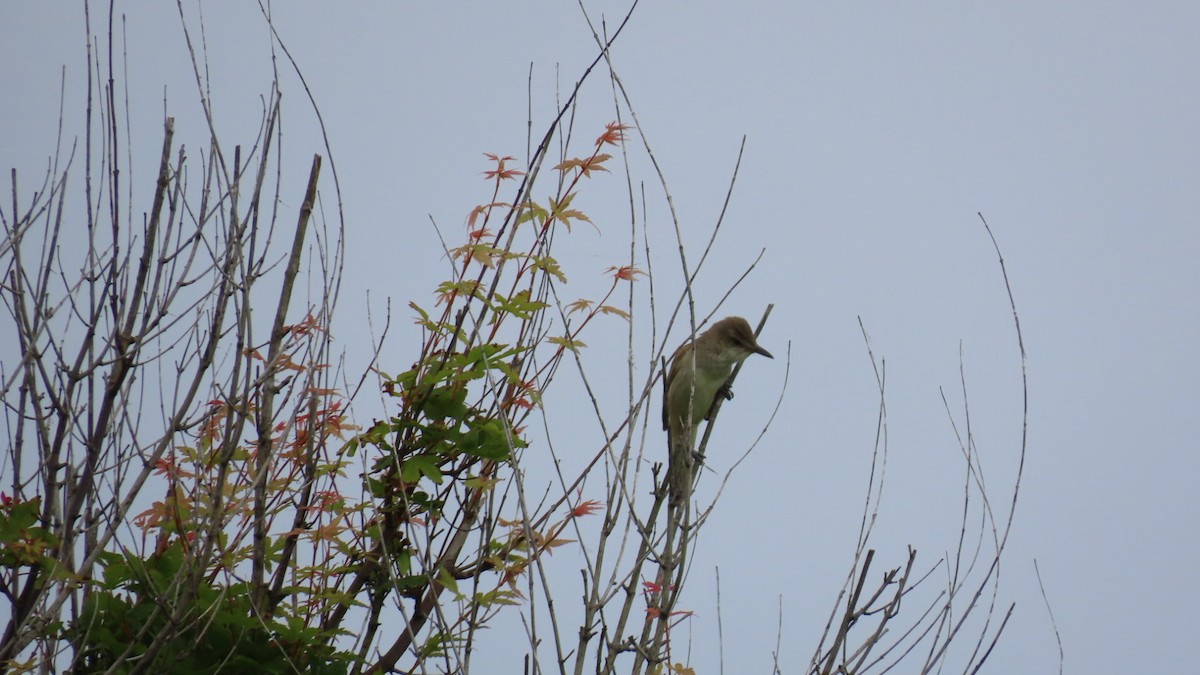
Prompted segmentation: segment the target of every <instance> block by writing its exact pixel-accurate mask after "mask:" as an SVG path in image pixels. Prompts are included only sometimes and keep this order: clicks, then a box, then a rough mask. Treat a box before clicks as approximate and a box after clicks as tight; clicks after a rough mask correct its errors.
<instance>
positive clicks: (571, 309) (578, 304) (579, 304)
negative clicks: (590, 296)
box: [567, 298, 592, 316]
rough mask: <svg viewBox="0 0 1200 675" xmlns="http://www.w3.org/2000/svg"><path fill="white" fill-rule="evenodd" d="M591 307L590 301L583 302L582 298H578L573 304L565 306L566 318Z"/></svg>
mask: <svg viewBox="0 0 1200 675" xmlns="http://www.w3.org/2000/svg"><path fill="white" fill-rule="evenodd" d="M591 306H592V301H591V300H585V299H583V298H580V299H578V300H576V301H575V302H572V303H571V304H569V305H567V316H570V315H572V314H574V313H575V312H582V311H584V310H586V309H588V308H589V307H591Z"/></svg>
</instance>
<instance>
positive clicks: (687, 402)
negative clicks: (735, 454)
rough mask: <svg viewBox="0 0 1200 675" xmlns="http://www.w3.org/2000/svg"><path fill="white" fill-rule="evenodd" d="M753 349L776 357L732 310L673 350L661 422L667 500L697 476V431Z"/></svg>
mask: <svg viewBox="0 0 1200 675" xmlns="http://www.w3.org/2000/svg"><path fill="white" fill-rule="evenodd" d="M751 354H761V355H763V356H766V357H767V358H775V357H773V356H771V353H770V352H768V351H767V350H766V349H763V348H762V346H760V345H759V344H758V341H757V339H755V336H754V331H753V330H752V329H751V328H750V324H749V323H748V322H747V321H746V320H745V319H743V318H742V317H740V316H730V317H726V318H724V319H721V320H720V321H718V322H716V323H715V324H713V325H712V326H711V327H710V328H709V329H708V330H706V331H704V332H703V333H701V334H700V335H699V336H697V337H696V339H695V340H694V341H693V340H688V341H686V342H684V343H683V344H682V345H680V346H679V348H678V349H676V350H675V353H674V354H673V355H672V356H671V363H670V365H669V366H668V368H667V373H666V377H665V378H664V379H663V428H664V429H666V430H667V437H668V443H669V450H670V453H669V457H670V465H669V467H668V472H667V482H668V486H669V492H670V500H671V504H674V505H678V504H680V503H682V502H684V501H686V500H687V499H688V497H689V495H690V493H691V487H692V481H693V480H694V477H695V468H694V467H695V464H696V461H695V460H696V458H695V456H694V453H695V449H696V432H697V430H698V429H699V427H700V422H701V421H703V420H707V419H711V417H712V410H713V405H714V403H715V402H716V400H717V397H718V396H725V397H728V398H732V393H731V392H730V391H729V389H728V387H727V386H726V385H727V382H728V381H729V376H730V375H731V374H732V373H733V368H734V366H736V365H737V364H739V363H741V362H742V361H744V360H746V358H747V357H749V356H750V355H751Z"/></svg>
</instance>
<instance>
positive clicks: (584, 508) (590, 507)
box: [571, 499, 604, 518]
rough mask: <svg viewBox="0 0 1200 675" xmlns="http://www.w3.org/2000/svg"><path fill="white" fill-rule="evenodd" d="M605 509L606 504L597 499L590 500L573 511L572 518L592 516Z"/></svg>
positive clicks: (581, 503)
mask: <svg viewBox="0 0 1200 675" xmlns="http://www.w3.org/2000/svg"><path fill="white" fill-rule="evenodd" d="M602 508H604V502H602V501H598V500H596V499H589V500H587V501H585V502H580V503H579V504H578V505H577V506H576V507H575V508H573V509H571V517H572V518H578V517H580V516H590V515H592V514H594V513H596V512H598V511H600V510H601V509H602Z"/></svg>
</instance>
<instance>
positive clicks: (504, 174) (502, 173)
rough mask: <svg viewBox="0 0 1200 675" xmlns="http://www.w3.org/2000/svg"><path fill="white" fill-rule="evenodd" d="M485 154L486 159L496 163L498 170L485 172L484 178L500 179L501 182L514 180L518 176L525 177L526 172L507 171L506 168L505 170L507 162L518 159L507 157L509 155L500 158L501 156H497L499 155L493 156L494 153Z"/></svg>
mask: <svg viewBox="0 0 1200 675" xmlns="http://www.w3.org/2000/svg"><path fill="white" fill-rule="evenodd" d="M483 154H484V156H485V157H487V158H488V159H490V160H492V161H493V162H495V163H496V168H495V169H493V170H491V171H484V172H483V175H484V176H486V177H487V178H489V179H490V178H498V179H500V180H507V179H510V178H514V177H516V176H524V175H525V172H524V171H519V170H517V169H506V168H504V163H505V162H510V161H512V160H515V159H516V157H509V156H507V155H506V156H504V157H500V156H497V155H493V154H492V153H490V152H485V153H483Z"/></svg>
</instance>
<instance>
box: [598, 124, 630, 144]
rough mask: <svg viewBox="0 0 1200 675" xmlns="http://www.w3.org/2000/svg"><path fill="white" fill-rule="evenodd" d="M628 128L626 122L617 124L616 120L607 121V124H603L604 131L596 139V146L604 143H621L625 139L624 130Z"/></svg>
mask: <svg viewBox="0 0 1200 675" xmlns="http://www.w3.org/2000/svg"><path fill="white" fill-rule="evenodd" d="M628 128H629V125H628V124H617V123H616V122H609V123H608V124H605V125H604V133H602V134H600V137H599V138H597V139H596V147H599V146H601V145H604V144H605V143H607V144H609V145H617V144H619V143H621V142H622V141H624V140H625V130H626V129H628Z"/></svg>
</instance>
